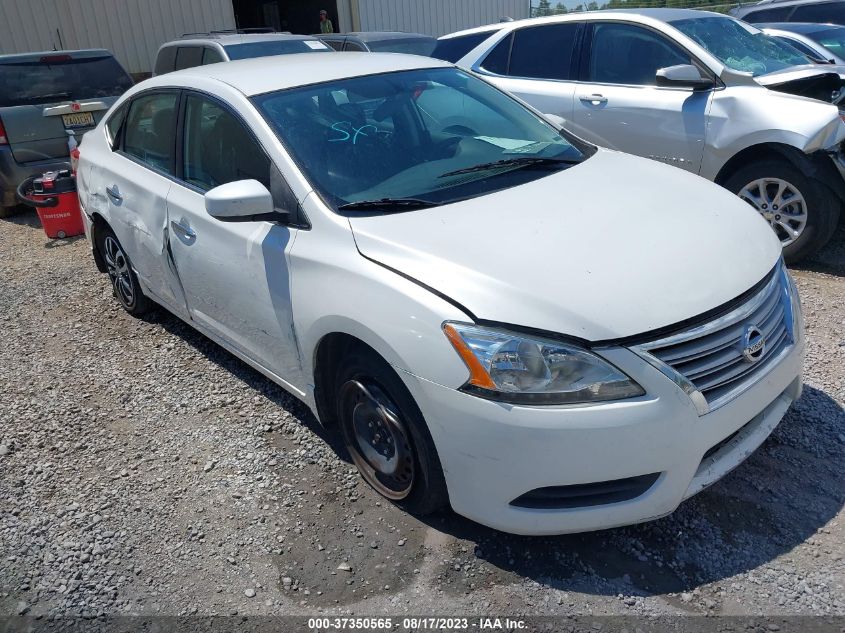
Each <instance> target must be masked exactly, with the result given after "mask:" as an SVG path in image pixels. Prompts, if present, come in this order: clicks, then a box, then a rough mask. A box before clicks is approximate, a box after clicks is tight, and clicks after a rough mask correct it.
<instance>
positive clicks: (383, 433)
mask: <svg viewBox="0 0 845 633" xmlns="http://www.w3.org/2000/svg"><path fill="white" fill-rule="evenodd" d="M340 415H341V424H342V426H343V433H344V436H345V438H346V444H347V447H348V448H349V452H350V454H351V457H352V461H354V462H355V465H356V466H357V467H358V470H359V471H360V473H361V475H362V476H363V477H364V479H365V480H366V481H367V483H369V484H370V485H371V486H372V487H373V488H375V489H376V491H378V492H379V493H380V494H381V495H382V496H384V497H386V498H388V499H391V500H394V501H399V500H401V499H404V498H405V497H407V496H408V495H409V494H410V492H411V489H412V488H413V485H414V477H415V473H416V470H415V466H414V452H413V447H412V444H411V440H410V433H409V432H408V428H407V426H406V424H405V422H404V420H403V418H402V415H401V412H400V410H399V408H398V407H397V406H396V404H395V403H394V402H393V401H392V400H391V399H390V398H389V397H388V396H387V394H386V393H385V392H384V391H383V390H382V389H380V388H379V387H378V385H375V384H373V383H372V382H369V381H367V380H366V379H364V380H349V381H347V382H346V383H345V384H344V385H343V387H342V388H341V390H340Z"/></svg>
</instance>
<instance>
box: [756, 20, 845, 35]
mask: <svg viewBox="0 0 845 633" xmlns="http://www.w3.org/2000/svg"><path fill="white" fill-rule="evenodd" d="M754 26H756V27H757V28H761V29H780V30H781V31H792V32H793V33H817V32H818V31H827V30H830V29H845V26H842V25H841V24H830V23H816V22H762V23H759V24H758V23H757V22H755V23H754Z"/></svg>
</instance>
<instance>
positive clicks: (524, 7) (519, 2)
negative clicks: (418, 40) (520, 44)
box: [358, 0, 530, 37]
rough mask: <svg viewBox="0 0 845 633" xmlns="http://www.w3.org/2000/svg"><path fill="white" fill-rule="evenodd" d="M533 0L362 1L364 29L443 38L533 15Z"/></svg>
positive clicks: (360, 13) (360, 0)
mask: <svg viewBox="0 0 845 633" xmlns="http://www.w3.org/2000/svg"><path fill="white" fill-rule="evenodd" d="M529 11H530V4H529V0H358V13H359V16H360V19H361V30H362V31H412V32H416V33H427V34H428V35H434V36H437V37H439V36H440V35H445V34H446V33H453V32H455V31H460V30H461V29H468V28H472V27H474V26H481V25H482V24H491V23H493V22H498V21H499V20H500V19H501V18H502V17H504V16H509V17H512V18H514V19H516V20H518V19H521V18H527V17H528V16H529Z"/></svg>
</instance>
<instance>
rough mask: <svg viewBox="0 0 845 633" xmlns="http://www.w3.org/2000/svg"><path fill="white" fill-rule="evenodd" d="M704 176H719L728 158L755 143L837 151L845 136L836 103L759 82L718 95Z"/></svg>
mask: <svg viewBox="0 0 845 633" xmlns="http://www.w3.org/2000/svg"><path fill="white" fill-rule="evenodd" d="M708 119H709V120H708V129H707V141H706V149H705V152H704V157H703V160H702V166H701V172H700V174H699V175H701V176H703V177H704V178H708V179H710V180H715V179H716V176H717V175H718V174H719V172H720V171H721V169H722V167H724V166H725V165H726V164H727V162H728V161H729V160H730V159H731V158H733V157H734V156H736V155H737V154H739V153H740V152H741V151H743V150H745V149H747V148H749V147H753V146H755V145H764V144H780V145H786V146H789V147H792V148H794V149H796V150H799V151H800V152H802V153H804V154H808V155H809V154H813V153H814V152H818V151H820V150H831V151H832V150H835V149H836V148H837V147H838V146H839V144H840V143H842V142H843V141H845V123H843V122H842V119H841V118H840V115H839V110H838V109H837V108H836V106H834V105H832V104H829V103H824V102H822V101H816V100H813V99H807V98H805V97H799V96H795V95H791V94H786V93H778V92H774V91H770V90H767V89H765V88H761V87H759V86H739V87H731V88H727V89H725V90H722V91H717V92H716V93H715V94H714V97H713V101H712V105H711V108H710V113H709V117H708Z"/></svg>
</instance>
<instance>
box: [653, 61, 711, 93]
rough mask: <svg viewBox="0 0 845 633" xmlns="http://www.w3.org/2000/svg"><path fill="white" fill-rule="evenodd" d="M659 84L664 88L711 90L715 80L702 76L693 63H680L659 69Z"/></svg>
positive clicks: (657, 76) (657, 77)
mask: <svg viewBox="0 0 845 633" xmlns="http://www.w3.org/2000/svg"><path fill="white" fill-rule="evenodd" d="M656 79H657V85H658V86H661V87H664V88H692V89H693V90H709V89H710V88H712V87H713V80H712V79H709V78H707V77H702V76H701V72H700V71H699V70H698V68H696V67H695V66H693V65H692V64H678V65H677V66H667V67H666V68H661V69H659V70H658V71H657V75H656Z"/></svg>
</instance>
